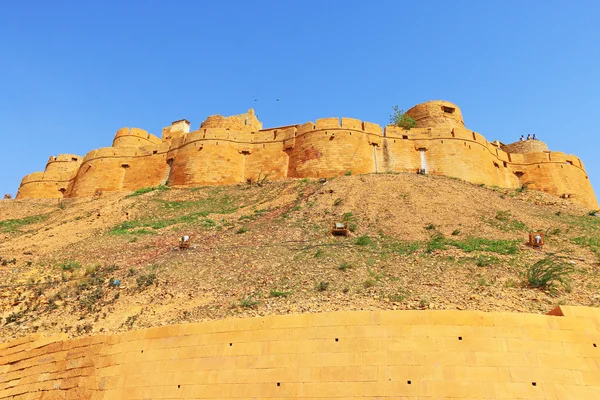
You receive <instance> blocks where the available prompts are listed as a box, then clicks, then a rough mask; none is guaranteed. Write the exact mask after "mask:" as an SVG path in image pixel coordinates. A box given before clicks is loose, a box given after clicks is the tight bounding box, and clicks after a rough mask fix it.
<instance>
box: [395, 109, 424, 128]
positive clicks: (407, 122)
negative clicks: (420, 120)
mask: <svg viewBox="0 0 600 400" xmlns="http://www.w3.org/2000/svg"><path fill="white" fill-rule="evenodd" d="M392 110H394V112H393V113H391V114H390V124H391V125H395V126H399V127H400V128H404V129H410V128H414V127H415V126H417V122H416V121H415V120H414V119H412V118H411V117H409V116H408V115H406V114H404V110H400V109H399V108H398V105H395V106H394V107H392Z"/></svg>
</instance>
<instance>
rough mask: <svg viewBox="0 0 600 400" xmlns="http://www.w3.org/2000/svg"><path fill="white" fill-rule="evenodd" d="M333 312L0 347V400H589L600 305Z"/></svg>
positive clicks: (599, 346)
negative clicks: (543, 310)
mask: <svg viewBox="0 0 600 400" xmlns="http://www.w3.org/2000/svg"><path fill="white" fill-rule="evenodd" d="M553 314H557V316H549V315H534V314H513V313H484V312H475V311H373V312H335V313H324V314H300V315H284V316H270V317H262V318H250V319H228V320H221V321H212V322H204V323H199V324H186V325H173V326H165V327H160V328H152V329H146V330H140V331H132V332H128V333H125V334H120V335H114V336H92V337H87V338H81V339H74V340H67V339H66V335H58V336H55V337H50V338H40V337H39V336H34V337H29V338H25V339H19V340H16V341H12V342H8V343H3V344H0V399H2V400H8V399H11V400H17V399H19V400H21V399H31V400H33V399H35V400H41V399H45V400H47V399H80V400H83V399H96V400H105V399H106V400H108V399H111V400H113V399H114V400H116V399H234V398H235V399H250V398H255V399H258V398H261V399H263V398H279V399H284V398H305V399H317V398H340V399H341V398H343V399H375V398H407V399H417V398H427V399H451V398H457V399H484V398H485V399H532V398H536V399H553V400H563V399H564V400H567V399H577V400H586V399H589V400H596V399H598V393H600V311H599V310H598V309H597V308H586V307H560V308H558V309H556V310H554V311H553Z"/></svg>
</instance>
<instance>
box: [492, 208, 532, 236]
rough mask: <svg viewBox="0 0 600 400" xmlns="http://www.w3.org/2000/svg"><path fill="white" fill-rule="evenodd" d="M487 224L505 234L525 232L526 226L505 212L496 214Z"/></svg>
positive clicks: (508, 212)
mask: <svg viewBox="0 0 600 400" xmlns="http://www.w3.org/2000/svg"><path fill="white" fill-rule="evenodd" d="M489 223H490V225H492V226H494V227H495V228H497V229H500V230H502V231H506V232H512V231H525V230H527V226H526V225H525V224H524V223H523V222H521V221H519V220H517V219H515V218H513V217H512V215H511V213H510V211H506V210H504V211H498V212H496V216H495V217H494V218H493V219H491V220H490V221H489Z"/></svg>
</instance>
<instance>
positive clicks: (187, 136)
mask: <svg viewBox="0 0 600 400" xmlns="http://www.w3.org/2000/svg"><path fill="white" fill-rule="evenodd" d="M406 114H407V115H409V116H411V117H412V118H414V119H415V121H416V127H415V128H412V129H403V128H399V127H397V126H386V127H385V128H382V127H381V126H379V125H377V124H374V123H371V122H366V121H360V120H357V119H353V118H337V117H335V118H320V119H317V120H316V121H315V122H314V123H313V122H307V123H304V124H301V125H287V126H282V127H275V128H266V129H264V128H263V126H262V123H261V122H260V121H259V120H258V118H257V116H256V114H255V113H254V110H249V111H248V112H247V113H245V114H240V115H234V116H230V117H224V116H221V115H213V116H210V117H208V118H207V119H206V120H205V121H204V122H202V124H201V125H200V127H199V129H197V130H193V131H191V123H190V122H189V121H188V120H185V119H182V120H178V121H175V122H173V123H172V124H171V125H170V126H167V127H165V128H163V130H162V138H158V137H157V136H155V135H153V134H151V133H148V132H147V131H146V130H143V129H140V128H122V129H119V130H118V131H117V133H116V135H115V137H114V140H113V144H112V147H108V148H101V149H97V150H92V151H91V152H89V153H88V154H87V155H86V156H85V157H81V156H77V155H71V154H68V155H59V156H57V157H51V158H50V161H49V162H48V165H47V166H46V169H45V171H44V172H34V173H33V174H30V175H27V176H25V177H24V178H23V180H22V182H21V185H20V187H19V191H18V193H17V199H23V198H62V197H80V196H93V195H94V194H95V193H99V192H106V191H132V190H137V189H140V188H143V187H148V186H157V185H170V186H184V187H185V186H194V185H226V184H237V183H245V182H252V181H254V180H256V179H258V177H259V176H262V177H264V176H265V175H267V176H268V177H269V179H270V180H281V179H288V178H328V177H334V176H338V175H342V174H345V173H347V172H348V171H351V172H352V173H354V174H369V173H388V172H413V173H417V172H421V173H426V174H433V175H445V176H449V177H455V178H460V179H463V180H466V181H469V182H473V183H476V184H485V185H489V186H497V187H502V188H520V187H522V186H523V185H527V187H529V188H531V189H535V190H540V191H544V192H547V193H550V194H552V195H556V196H562V197H564V198H569V199H570V200H571V201H573V202H576V203H579V204H581V205H583V206H586V207H588V208H598V202H597V200H596V196H595V194H594V191H593V189H592V186H591V184H590V181H589V178H588V175H587V173H586V171H585V168H584V166H583V163H582V162H581V160H580V159H579V158H577V157H575V156H573V155H567V154H565V153H561V152H554V151H548V147H547V145H546V144H545V143H543V142H540V141H531V140H530V141H524V142H516V143H512V144H503V143H500V142H498V141H495V142H488V141H487V140H486V138H485V137H484V136H482V135H481V134H480V133H478V132H474V131H472V130H469V129H467V128H466V127H465V124H464V120H463V116H462V112H461V110H460V109H459V108H458V107H457V106H456V105H455V104H452V103H450V102H447V101H429V102H426V103H423V104H419V105H416V106H414V107H413V108H411V109H409V110H408V111H407V112H406Z"/></svg>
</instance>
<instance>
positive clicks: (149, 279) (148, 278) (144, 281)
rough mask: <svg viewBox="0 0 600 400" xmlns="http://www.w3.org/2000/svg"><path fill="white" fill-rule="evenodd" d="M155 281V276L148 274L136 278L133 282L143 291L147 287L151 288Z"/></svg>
mask: <svg viewBox="0 0 600 400" xmlns="http://www.w3.org/2000/svg"><path fill="white" fill-rule="evenodd" d="M155 280H156V274H155V273H153V272H151V273H149V274H144V275H140V276H138V277H137V279H136V280H135V282H136V283H137V286H138V288H139V289H144V288H146V287H148V286H152V285H153V284H154V281H155Z"/></svg>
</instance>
